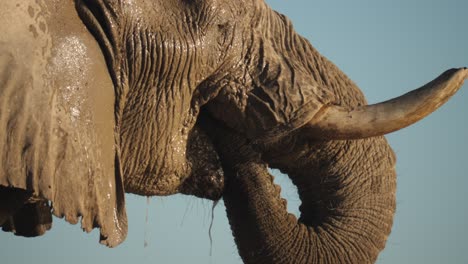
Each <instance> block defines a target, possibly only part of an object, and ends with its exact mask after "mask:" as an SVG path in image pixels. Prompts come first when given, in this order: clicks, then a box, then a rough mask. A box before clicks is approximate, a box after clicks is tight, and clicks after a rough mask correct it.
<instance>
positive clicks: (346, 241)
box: [0, 0, 468, 263]
mask: <svg viewBox="0 0 468 264" xmlns="http://www.w3.org/2000/svg"><path fill="white" fill-rule="evenodd" d="M2 10H4V11H5V12H3V13H4V14H6V15H5V16H2V17H1V18H0V32H2V34H1V35H0V197H6V198H5V199H0V225H1V226H2V228H3V229H4V230H5V231H12V232H15V233H16V234H17V235H23V236H37V235H42V234H43V233H44V232H45V231H47V230H48V229H50V228H51V222H52V218H51V215H52V214H53V215H55V216H57V217H63V218H65V220H67V221H68V222H70V223H73V224H76V223H78V222H79V221H81V226H82V228H83V229H84V230H85V231H87V232H89V231H91V230H92V229H93V228H95V227H98V228H100V232H101V237H100V242H101V243H103V244H105V245H107V246H109V247H114V246H117V245H118V244H120V243H121V242H122V241H124V239H125V237H126V234H127V217H126V210H125V200H124V192H129V193H135V194H139V195H145V196H153V195H170V194H174V193H183V194H188V195H194V196H197V197H200V198H207V199H212V200H219V199H220V198H221V197H223V198H224V200H225V204H226V208H227V214H228V217H229V221H230V224H231V227H232V231H233V234H234V237H235V240H236V243H237V245H238V249H239V253H240V255H241V257H242V259H243V261H244V262H246V263H288V262H289V261H290V260H291V259H294V260H297V263H373V262H374V261H375V259H376V258H377V256H378V254H379V252H380V251H381V250H382V249H383V248H384V246H385V243H386V240H387V237H388V235H389V233H390V231H391V226H392V221H393V215H394V211H395V169H394V166H395V156H394V153H393V151H392V150H391V148H390V147H389V146H388V144H387V142H386V140H385V138H384V137H383V135H384V134H385V133H387V132H390V131H394V130H397V129H400V128H403V127H405V126H408V125H410V124H412V123H414V122H416V121H418V120H420V119H421V118H423V117H425V116H427V115H428V114H429V113H431V112H432V111H434V110H435V109H437V108H438V107H439V106H440V105H442V104H443V103H444V102H446V101H447V100H448V99H449V98H450V96H452V95H453V94H454V93H455V92H456V91H457V90H458V89H459V88H460V86H461V85H462V83H463V81H464V80H465V79H466V78H467V76H468V70H467V69H466V68H465V69H452V70H449V71H447V72H445V73H444V74H442V75H441V76H440V77H438V78H437V79H435V80H434V81H433V82H430V83H428V84H427V85H426V86H424V87H422V88H421V89H418V90H416V91H413V92H411V93H408V94H407V95H404V96H402V97H399V98H396V99H393V100H390V101H387V102H384V103H382V104H376V105H371V106H368V105H367V102H366V100H365V97H364V95H363V94H362V92H361V91H360V90H359V88H358V87H357V86H356V85H355V84H354V83H353V82H352V81H351V80H350V79H349V78H348V77H347V76H346V75H345V74H344V73H343V72H341V71H340V70H339V69H338V68H337V67H336V66H335V65H334V64H333V63H332V62H330V61H328V60H327V59H326V58H324V57H323V56H322V55H321V54H320V53H319V52H318V51H316V50H315V49H314V48H313V47H312V45H311V44H310V43H309V42H308V41H307V40H306V39H305V38H303V37H301V36H300V35H298V34H297V33H296V32H295V31H294V28H293V26H292V24H291V22H290V21H289V20H288V19H287V18H286V17H285V16H283V15H281V14H278V13H276V12H275V11H273V10H271V9H270V8H269V7H268V6H267V5H266V4H265V3H264V2H263V1H262V0H241V1H236V2H233V1H227V0H207V1H201V0H200V1H198V0H195V1H184V0H107V1H105V0H75V1H73V0H66V1H60V3H59V1H45V0H26V1H25V0H21V1H20V0H11V1H8V2H7V3H5V4H4V5H3V6H2ZM268 167H271V168H278V169H280V170H281V171H282V172H284V173H287V174H288V175H289V177H290V178H291V179H292V181H293V183H294V184H295V185H296V186H297V187H298V191H299V196H300V198H301V200H302V205H301V208H300V211H301V216H300V218H299V219H296V218H295V217H293V216H291V215H289V214H288V213H287V211H286V208H285V205H284V200H282V199H281V198H280V197H279V188H278V187H277V186H275V185H274V184H273V182H272V177H271V175H269V173H268V170H267V168H268Z"/></svg>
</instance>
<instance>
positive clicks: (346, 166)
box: [224, 138, 396, 263]
mask: <svg viewBox="0 0 468 264" xmlns="http://www.w3.org/2000/svg"><path fill="white" fill-rule="evenodd" d="M309 148H310V150H309V151H307V153H306V154H301V157H294V158H293V159H295V161H294V162H293V163H292V160H291V156H290V158H288V161H287V163H286V162H284V163H283V162H278V161H276V162H272V163H270V164H275V163H276V164H275V166H278V167H280V168H281V170H282V171H283V172H285V173H287V174H288V175H289V177H290V178H291V179H292V181H293V183H294V184H295V185H296V186H297V187H298V191H299V197H300V199H301V201H302V205H301V207H300V211H301V216H300V218H299V219H297V218H296V217H295V216H293V215H292V214H289V213H288V212H287V210H286V201H285V200H284V199H281V197H280V188H279V187H278V186H276V185H275V184H274V183H273V177H272V176H271V175H270V174H269V173H268V171H267V167H266V166H265V165H262V164H261V163H259V162H250V161H247V162H244V163H242V164H241V165H236V166H233V167H230V168H226V166H225V172H226V174H227V185H226V191H225V194H224V200H225V205H226V209H227V214H228V218H229V221H230V224H231V227H232V231H233V234H234V237H235V240H236V244H237V246H238V249H239V253H240V255H241V257H242V259H243V260H244V262H245V263H374V262H375V261H376V258H377V256H378V254H379V252H380V251H381V250H382V249H383V248H384V246H385V243H386V239H387V236H388V235H389V233H390V231H391V226H392V222H393V215H394V211H395V188H396V186H395V171H394V163H395V158H394V155H393V152H392V150H391V149H390V147H389V146H388V144H387V143H386V141H385V139H383V138H373V139H364V140H359V141H329V142H327V143H320V144H317V145H315V146H312V147H310V146H309ZM296 153H298V152H296ZM282 164H289V165H285V166H282ZM291 164H292V165H291Z"/></svg>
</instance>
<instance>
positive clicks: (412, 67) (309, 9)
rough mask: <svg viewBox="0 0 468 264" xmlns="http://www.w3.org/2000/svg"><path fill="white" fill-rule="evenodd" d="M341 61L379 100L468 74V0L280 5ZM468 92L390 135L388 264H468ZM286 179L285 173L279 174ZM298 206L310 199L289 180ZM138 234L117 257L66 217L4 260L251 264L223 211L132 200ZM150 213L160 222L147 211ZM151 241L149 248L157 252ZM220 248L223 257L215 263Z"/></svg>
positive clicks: (14, 244) (10, 249)
mask: <svg viewBox="0 0 468 264" xmlns="http://www.w3.org/2000/svg"><path fill="white" fill-rule="evenodd" d="M267 2H268V3H269V4H270V5H271V6H272V7H273V8H274V9H276V10H277V11H279V12H281V13H284V14H286V15H287V16H288V17H289V18H290V19H291V20H292V21H293V23H294V25H295V27H296V30H297V31H298V32H299V33H301V34H302V35H303V36H305V37H306V38H308V39H309V40H310V41H311V43H312V44H313V45H314V46H315V47H316V48H317V49H318V50H319V51H320V52H321V53H322V54H324V55H325V56H326V57H327V58H329V59H330V60H331V61H333V62H334V63H335V64H337V65H338V66H339V67H340V68H341V69H342V70H343V71H344V72H345V73H347V74H348V75H349V76H350V77H351V79H353V80H354V81H355V82H356V83H357V84H358V85H359V86H360V87H361V89H362V90H363V91H364V93H365V94H366V96H367V98H368V100H369V102H371V103H375V102H378V101H382V100H386V99H389V98H392V97H395V96H398V95H400V94H403V93H405V92H408V91H410V90H412V89H415V88H417V87H419V86H421V85H423V84H425V83H426V82H428V81H430V80H432V79H433V78H435V77H436V76H438V75H439V74H440V73H442V72H443V71H445V70H446V69H449V68H452V67H461V66H468V1H466V0H437V1H436V0H393V1H379V0H377V1H376V0H373V1H371V0H353V1H349V0H330V1H312V0H291V1H285V0H269V1H267ZM467 89H468V85H466V84H465V86H464V88H462V90H461V91H460V92H458V94H456V95H455V96H454V98H453V99H451V100H450V101H449V103H447V104H446V105H444V106H443V107H442V108H441V109H440V110H438V111H437V112H436V113H434V114H432V115H431V116H429V117H428V118H426V119H424V120H423V121H421V122H419V123H417V124H416V125H413V126H412V127H410V128H407V129H404V130H402V131H399V132H396V133H393V134H391V135H389V136H388V139H389V141H390V144H391V145H392V146H393V148H394V150H395V152H396V154H397V157H398V163H397V173H398V192H397V213H396V216H395V221H394V226H393V231H392V234H391V236H390V238H389V240H388V243H387V246H386V248H385V250H384V251H383V252H382V253H381V255H380V257H379V260H378V263H379V264H394V263H399V264H405V263H412V264H415V263H416V264H418V263H424V264H435V263H468V192H467V186H468V175H467V171H468V170H467V167H468V155H467V153H466V152H465V151H466V150H467V149H468V141H467V139H466V136H467V135H468V122H467V116H468V104H467V102H468V91H467ZM275 175H277V173H275ZM277 181H279V182H281V184H282V185H283V186H284V187H283V189H284V192H283V193H284V196H285V197H286V198H289V200H290V201H289V207H290V209H289V210H290V211H292V212H296V213H297V211H298V210H297V206H298V204H299V201H298V199H297V196H296V195H295V194H294V188H293V187H292V186H291V184H290V183H288V182H287V180H286V177H284V176H281V175H277ZM127 210H128V216H129V234H128V238H127V240H126V241H125V242H124V243H123V244H122V245H120V246H119V247H117V248H115V249H108V248H106V247H104V246H101V245H99V244H98V232H97V231H93V232H92V233H91V234H85V233H83V232H82V231H81V230H80V228H79V226H72V225H70V224H68V223H65V222H64V221H62V220H60V219H57V218H55V219H54V227H53V229H52V230H51V231H50V232H48V233H47V234H46V235H45V236H44V237H40V238H35V239H24V238H19V237H14V236H12V235H11V234H7V233H0V256H1V257H0V262H1V263H12V264H13V263H52V264H54V263H66V264H75V263H76V264H78V263H80V264H82V263H113V264H120V263H126V264H128V263H135V264H137V263H138V264H143V263H193V264H198V263H241V260H240V257H239V256H238V254H237V249H236V246H235V244H234V242H233V238H232V235H231V231H230V228H229V225H228V222H227V218H226V214H225V208H224V205H223V203H222V202H220V204H218V205H217V206H216V207H215V209H214V222H213V227H212V230H211V233H212V241H213V243H212V245H211V244H210V239H209V231H208V230H209V226H210V222H211V213H212V203H210V202H209V201H205V200H201V199H197V198H193V197H188V196H181V195H177V196H172V197H167V198H161V197H156V198H151V199H150V201H149V204H148V203H147V200H146V198H144V197H137V196H134V195H127ZM147 211H148V218H147V219H148V220H146V212H147ZM145 242H146V243H147V246H146V247H145ZM210 248H211V249H212V254H211V255H210Z"/></svg>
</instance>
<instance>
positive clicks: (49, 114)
mask: <svg viewBox="0 0 468 264" xmlns="http://www.w3.org/2000/svg"><path fill="white" fill-rule="evenodd" d="M26 2H28V3H27V4H24V0H21V1H20V0H16V1H8V2H7V3H5V5H6V6H5V7H2V8H3V9H4V10H12V12H3V13H4V15H3V16H2V17H1V18H0V32H2V34H1V36H0V187H2V186H3V188H0V192H1V191H5V189H9V190H24V192H25V193H27V194H28V195H29V196H31V198H29V199H28V200H27V201H26V204H25V205H22V204H21V205H22V206H23V207H22V208H21V206H20V207H19V208H16V210H13V211H9V212H10V214H11V215H10V217H9V219H10V221H6V222H4V223H0V225H2V224H4V226H3V227H4V229H7V230H8V229H12V230H13V231H16V232H17V234H21V233H22V232H23V231H24V230H23V231H22V230H14V225H13V228H12V223H13V224H14V223H15V222H17V223H18V222H27V221H28V220H27V218H28V217H29V218H31V219H32V220H33V219H49V218H48V217H47V214H50V213H52V214H53V215H55V216H57V217H64V218H65V220H67V221H68V222H70V223H72V224H76V223H78V222H79V221H80V220H81V227H82V228H83V230H85V231H86V232H90V231H91V230H92V229H93V228H95V227H99V228H100V233H101V243H103V244H105V245H107V246H109V247H113V246H116V245H118V244H119V243H121V242H122V241H123V240H124V239H125V237H126V233H127V219H126V212H125V205H124V202H125V201H124V189H123V185H122V173H121V168H120V164H119V151H118V147H116V137H115V116H114V104H115V102H114V98H115V96H114V90H113V83H112V80H111V78H110V76H109V73H108V70H107V66H106V63H105V60H104V57H103V55H102V52H101V50H100V48H99V46H98V44H97V43H96V41H95V39H94V38H93V37H92V36H91V34H90V33H89V32H88V31H87V30H86V28H85V26H84V25H83V24H82V22H81V20H80V19H79V17H78V15H77V14H76V10H75V8H74V4H73V3H69V4H65V5H57V6H55V8H58V10H55V11H54V14H51V13H50V12H49V11H50V10H54V9H52V7H51V5H54V3H52V2H50V1H46V2H37V3H36V2H35V1H32V0H31V1H26ZM28 4H29V8H28ZM13 10H15V11H14V12H13ZM64 29H66V30H64ZM13 188H14V189H13ZM0 196H1V195H0ZM20 196H21V195H20ZM10 198H11V197H10ZM5 201H8V199H6V200H2V201H1V202H0V203H2V202H3V203H5ZM47 201H50V203H48V202H47ZM31 203H32V204H36V205H35V206H31ZM38 205H41V206H40V209H41V210H35V209H34V210H30V209H28V208H39V206H38ZM47 206H50V207H47ZM2 207H3V208H9V207H8V206H5V205H2V204H0V209H1V208H2ZM48 208H49V209H48ZM1 213H2V211H1V210H0V214H1ZM18 217H20V218H23V219H22V220H21V219H18ZM1 218H2V217H1V215H0V219H1ZM37 224H38V225H44V223H41V221H37ZM49 224H50V223H46V226H45V229H47V228H48V227H50V226H48V225H49ZM25 225H26V226H28V224H25ZM31 225H35V224H34V223H29V228H31ZM17 228H18V226H17ZM32 228H34V226H33V227H32ZM39 229H40V230H42V231H44V228H39ZM42 231H41V232H38V235H40V234H42V233H43V232H42Z"/></svg>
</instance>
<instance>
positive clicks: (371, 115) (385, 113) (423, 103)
mask: <svg viewBox="0 0 468 264" xmlns="http://www.w3.org/2000/svg"><path fill="white" fill-rule="evenodd" d="M466 78H468V69H467V68H460V69H451V70H448V71H446V72H444V73H442V74H441V75H440V76H439V77H437V78H436V79H434V80H433V81H431V82H429V83H428V84H426V85H424V86H423V87H421V88H419V89H416V90H414V91H411V92H409V93H407V94H404V95H402V96H400V97H397V98H394V99H391V100H388V101H385V102H382V103H378V104H374V105H367V106H362V107H357V108H355V109H351V110H349V109H346V108H343V107H339V106H327V105H325V106H323V107H322V109H321V110H320V111H319V112H318V113H317V114H316V115H315V116H314V118H313V119H312V120H311V121H310V122H309V123H308V124H306V125H305V126H304V130H305V131H307V133H308V134H309V135H310V136H311V137H313V138H317V139H327V140H330V139H359V138H368V137H374V136H381V135H385V134H388V133H391V132H394V131H397V130H400V129H402V128H405V127H407V126H409V125H411V124H414V123H416V122H417V121H419V120H421V119H423V118H424V117H426V116H428V115H429V114H431V113H432V112H434V111H435V110H436V109H437V108H439V107H440V106H441V105H443V104H444V103H445V102H447V101H448V100H449V99H450V97H451V96H452V95H454V94H455V93H456V92H457V91H458V90H459V89H460V87H461V86H462V85H463V82H464V80H465V79H466Z"/></svg>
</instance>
